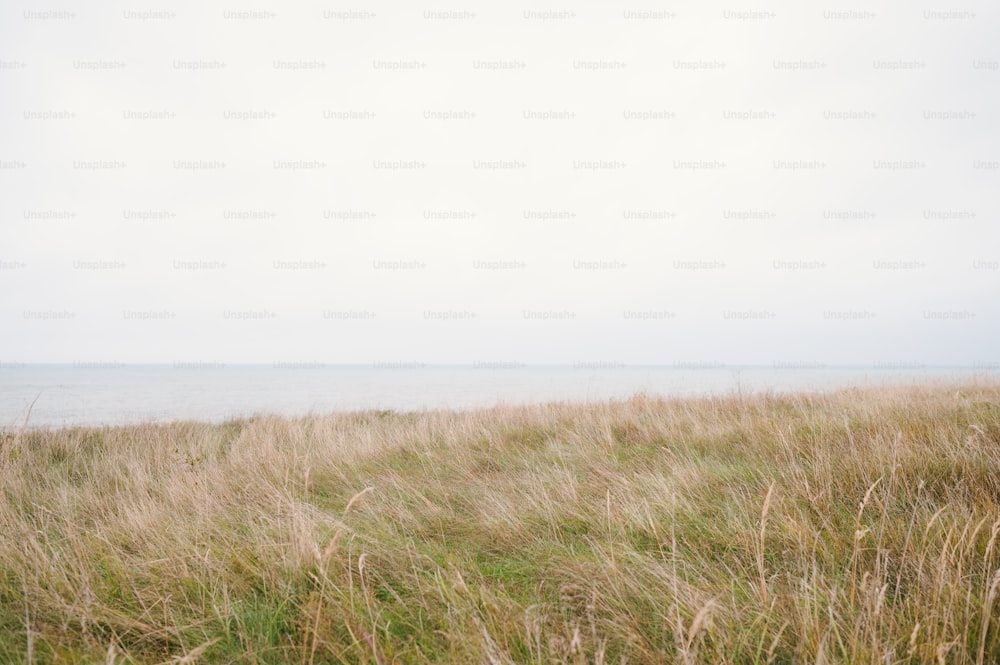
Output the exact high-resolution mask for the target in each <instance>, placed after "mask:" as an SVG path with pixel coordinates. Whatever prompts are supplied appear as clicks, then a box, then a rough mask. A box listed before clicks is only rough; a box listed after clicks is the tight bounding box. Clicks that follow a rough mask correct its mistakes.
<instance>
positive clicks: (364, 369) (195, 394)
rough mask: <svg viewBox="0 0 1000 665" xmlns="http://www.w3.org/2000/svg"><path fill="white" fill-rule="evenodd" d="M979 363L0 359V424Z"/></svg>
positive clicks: (428, 402) (539, 396)
mask: <svg viewBox="0 0 1000 665" xmlns="http://www.w3.org/2000/svg"><path fill="white" fill-rule="evenodd" d="M998 374H1000V373H998V372H997V371H996V370H984V369H982V368H920V369H896V368H892V369H887V368H857V367H855V368H846V367H845V368H828V367H824V368H806V369H775V368H771V367H710V368H694V369H691V368H675V367H658V366H650V367H641V366H634V367H619V368H599V369H594V368H577V367H571V366H527V367H525V366H519V367H516V368H508V369H486V368H476V367H461V366H428V367H424V368H419V369H413V368H409V369H407V368H375V367H372V366H370V365H368V366H355V365H325V366H307V367H273V366H269V365H226V366H209V367H189V366H184V367H175V366H172V365H125V366H111V367H89V366H88V367H81V366H74V365H6V364H5V365H3V366H0V428H3V429H12V428H15V427H20V425H21V424H22V423H23V422H24V421H25V418H26V416H28V409H29V406H30V405H31V404H32V402H34V406H33V407H31V413H30V417H29V419H28V422H29V425H34V426H67V425H94V424H121V423H135V422H146V421H167V420H178V419H193V420H207V421H220V420H226V419H229V418H235V417H241V416H250V415H254V414H262V413H273V414H281V415H304V414H310V413H329V412H333V411H345V410H358V409H393V410H420V409H427V408H441V407H444V408H453V409H461V408H469V407H476V406H492V405H495V404H498V403H509V404H516V403H525V402H539V401H552V400H574V401H577V400H601V399H608V398H622V397H627V396H629V395H632V394H634V393H637V392H640V391H645V392H647V393H651V394H660V395H667V396H675V395H676V396H688V395H706V394H725V393H731V392H736V391H742V392H744V393H746V392H759V391H766V390H771V391H778V392H781V391H790V390H829V389H833V388H838V387H842V386H849V385H862V386H865V385H867V386H879V385H891V384H898V383H912V382H926V381H943V380H951V379H962V378H971V377H984V378H990V379H996V378H997V376H998Z"/></svg>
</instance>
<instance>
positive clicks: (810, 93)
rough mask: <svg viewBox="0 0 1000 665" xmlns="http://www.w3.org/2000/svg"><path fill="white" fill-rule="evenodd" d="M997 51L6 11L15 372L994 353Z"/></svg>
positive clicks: (649, 7)
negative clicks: (57, 367) (32, 365)
mask: <svg viewBox="0 0 1000 665" xmlns="http://www.w3.org/2000/svg"><path fill="white" fill-rule="evenodd" d="M998 32H1000V5H998V4H997V3H996V2H985V1H983V0H975V1H973V2H969V3H960V4H959V5H956V4H955V3H947V2H937V3H929V2H911V1H905V2H904V1H903V0H897V1H896V2H865V3H857V6H856V7H855V6H846V5H844V4H843V3H834V2H829V3H827V4H821V3H810V2H806V3H803V2H770V3H759V4H758V3H754V5H753V7H752V11H751V10H750V9H748V7H747V6H745V5H743V4H731V3H728V2H694V1H693V0H692V1H690V2H666V3H641V4H636V5H631V4H630V3H617V2H603V3H599V2H582V1H581V2H572V3H569V2H567V3H562V4H559V3H537V4H526V5H517V4H516V3H515V4H511V3H506V2H505V3H500V2H495V3H466V4H461V3H453V4H451V5H449V4H440V3H434V4H432V5H429V6H422V5H419V4H418V3H411V2H407V3H404V2H376V3H360V2H359V3H355V4H342V3H339V2H287V3H277V2H272V3H263V2H231V3H230V2H222V3H216V2H164V3H160V4H156V3H152V4H151V3H149V2H142V3H138V2H136V3H127V2H91V3H83V4H81V3H69V2H64V3H61V2H51V3H44V4H38V3H36V2H18V1H16V0H10V1H5V2H4V3H3V6H2V8H0V363H5V362H6V363H17V362H165V363H171V362H225V363H233V362H262V363H270V362H285V361H295V362H320V363H327V362H353V363H372V362H396V361H400V362H406V361H417V362H429V363H432V362H452V363H476V362H493V361H513V362H524V363H539V362H560V363H572V362H610V363H626V364H631V363H666V364H671V363H699V362H703V363H725V364H729V363H757V364H766V365H772V364H779V365H782V364H787V365H793V366H794V365H796V364H802V365H810V364H823V363H826V364H842V363H851V364H873V363H874V364H882V365H893V364H896V365H903V366H906V365H919V364H921V363H926V364H944V363H948V364H976V365H979V366H984V367H997V366H998V365H997V363H998V362H1000V353H998V351H997V349H998V346H997V343H996V340H997V339H998V338H1000V314H998V309H1000V308H998V303H1000V232H998V214H1000V206H998V202H1000V131H998V130H1000V41H998V40H997V34H998Z"/></svg>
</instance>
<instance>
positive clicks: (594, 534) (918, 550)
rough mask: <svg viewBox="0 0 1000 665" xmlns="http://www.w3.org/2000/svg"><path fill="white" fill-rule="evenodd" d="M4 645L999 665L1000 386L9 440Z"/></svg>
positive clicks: (358, 416) (226, 655)
mask: <svg viewBox="0 0 1000 665" xmlns="http://www.w3.org/2000/svg"><path fill="white" fill-rule="evenodd" d="M0 482H2V487H0V662H4V663H44V662H66V663H90V662H105V663H129V662H135V663H157V662H163V663H166V662H173V663H194V662H246V663H287V662H292V663H304V664H310V665H313V664H316V663H359V662H361V663H365V662H367V663H379V664H388V663H407V662H451V663H465V662H470V663H504V664H506V663H589V662H596V663H622V662H627V663H663V662H677V663H835V662H840V663H873V664H875V663H878V664H879V665H885V664H891V663H934V664H940V663H977V664H983V663H997V662H1000V617H998V614H1000V599H998V598H997V595H998V592H1000V543H998V536H1000V386H998V385H997V384H995V383H965V384H962V385H939V386H925V387H912V388H900V389H895V388H893V389H888V388H886V389H870V390H844V391H840V392H836V393H832V394H822V395H817V394H812V395H810V394H799V395H791V396H774V395H757V396H751V397H745V396H731V397H727V398H705V399H672V400H664V399H655V398H650V397H644V396H638V397H635V398H633V399H630V400H627V401H623V402H615V403H598V404H590V405H571V404H547V405H542V406H525V407H500V408H495V409H487V410H479V411H472V412H464V413H453V412H427V413H416V414H410V413H407V414H394V413H382V412H366V413H355V414H347V415H334V416H329V417H312V418H303V419H279V418H269V417H261V418H254V419H250V420H246V421H240V422H232V423H226V424H222V425H209V424H198V423H185V422H182V423H175V424H170V425H162V426H159V425H143V426H136V427H114V428H100V429H96V428H73V429H62V430H56V431H31V430H28V431H25V432H22V433H8V434H6V435H5V436H4V437H3V441H2V443H0Z"/></svg>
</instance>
